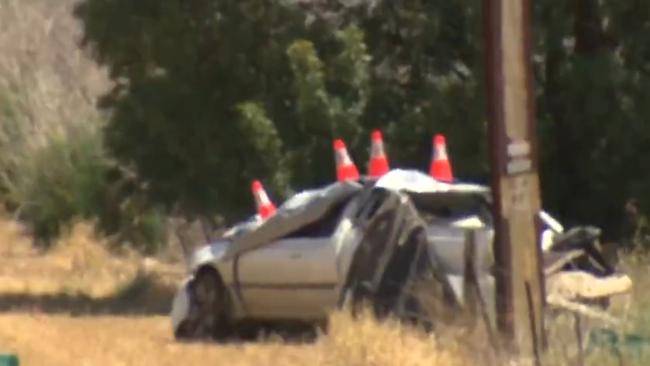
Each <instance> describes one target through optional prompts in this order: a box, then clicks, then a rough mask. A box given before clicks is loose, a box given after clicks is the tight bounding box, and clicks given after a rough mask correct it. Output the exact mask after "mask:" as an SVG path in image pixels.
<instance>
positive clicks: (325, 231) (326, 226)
mask: <svg viewBox="0 0 650 366" xmlns="http://www.w3.org/2000/svg"><path fill="white" fill-rule="evenodd" d="M348 202H349V201H347V200H344V201H343V202H340V203H338V204H336V205H335V206H333V207H332V208H331V209H330V210H329V211H328V212H327V213H326V214H325V216H323V217H322V218H321V219H320V220H317V221H314V222H312V223H310V224H307V225H305V226H302V227H301V228H299V229H297V230H294V231H292V232H290V233H289V234H287V235H285V236H284V237H283V239H291V238H319V237H329V236H331V235H332V234H333V233H334V231H335V230H336V227H337V226H338V223H339V221H340V220H341V215H342V214H343V210H344V208H345V206H346V204H347V203H348Z"/></svg>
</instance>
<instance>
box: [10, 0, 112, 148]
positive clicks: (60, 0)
mask: <svg viewBox="0 0 650 366" xmlns="http://www.w3.org/2000/svg"><path fill="white" fill-rule="evenodd" d="M75 3H77V0H57V1H50V0H28V1H25V0H2V1H0V94H4V98H8V100H9V101H10V103H11V104H12V106H11V107H12V108H13V109H14V114H13V117H12V118H13V119H15V121H13V124H14V125H13V127H14V128H18V129H20V130H21V131H22V132H23V133H25V134H26V135H27V136H29V139H28V141H26V143H27V144H28V145H30V147H34V148H38V147H41V146H43V145H44V144H46V143H47V141H49V140H50V139H51V137H52V136H65V135H66V134H67V133H68V131H69V129H70V128H74V126H75V125H76V124H78V123H88V122H89V121H90V122H92V121H98V120H99V115H98V111H97V110H96V108H95V100H96V98H97V96H98V95H100V94H102V93H103V92H104V91H105V90H106V89H107V88H108V87H109V85H110V84H109V80H108V77H107V73H106V72H105V70H103V69H101V68H99V67H98V66H97V65H96V64H95V63H94V62H93V61H92V60H91V59H90V57H88V55H86V54H84V52H83V51H82V50H81V49H80V48H79V46H78V42H79V39H80V36H81V28H80V25H79V23H78V22H77V21H76V20H75V19H74V18H73V16H72V13H71V11H72V8H73V6H74V4H75ZM0 97H3V95H0ZM2 102H3V101H2V99H0V104H2ZM5 102H6V101H5ZM0 107H1V105H0ZM2 117H3V116H2V114H1V113H0V122H2V123H3V124H4V126H3V128H5V129H6V128H7V126H6V123H7V121H5V120H1V119H2ZM3 132H6V131H3ZM14 153H15V151H14Z"/></svg>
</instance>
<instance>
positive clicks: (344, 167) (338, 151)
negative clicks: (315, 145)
mask: <svg viewBox="0 0 650 366" xmlns="http://www.w3.org/2000/svg"><path fill="white" fill-rule="evenodd" d="M334 157H335V158H336V178H337V180H338V181H339V182H343V181H346V180H359V170H358V169H357V166H356V165H354V163H353V162H352V159H350V155H348V149H347V148H346V147H345V142H343V140H341V139H336V140H334Z"/></svg>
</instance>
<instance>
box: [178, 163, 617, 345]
mask: <svg viewBox="0 0 650 366" xmlns="http://www.w3.org/2000/svg"><path fill="white" fill-rule="evenodd" d="M539 218H540V223H541V224H542V225H540V227H541V232H540V242H541V245H542V249H543V252H544V253H545V254H544V260H545V262H544V268H545V275H548V276H551V275H556V274H558V273H565V272H571V271H585V270H586V271H589V273H590V274H592V276H594V277H598V278H607V276H611V275H613V274H614V272H615V271H614V269H613V267H612V266H611V265H610V264H608V263H607V261H606V260H605V259H604V258H602V257H601V256H599V255H598V252H597V251H595V252H594V250H595V249H594V248H595V247H594V245H595V244H594V242H595V241H596V240H597V236H598V234H599V233H598V232H594V230H591V231H590V230H589V229H577V230H574V231H569V232H566V233H565V232H564V228H563V227H562V226H561V225H560V224H559V223H558V222H557V221H556V220H554V219H553V218H552V217H550V216H549V215H548V214H547V213H545V212H540V214H539ZM493 240H494V231H493V222H492V213H491V196H490V191H489V188H488V187H485V186H482V185H476V184H461V183H443V182H440V181H437V180H435V179H433V178H432V177H430V176H428V175H426V174H423V173H420V172H418V171H411V170H400V169H396V170H391V171H390V172H388V173H387V174H386V175H384V176H383V177H381V178H380V179H378V180H376V181H371V182H362V183H358V182H354V181H343V182H336V183H333V184H331V185H329V186H326V187H324V188H322V189H315V190H309V191H305V192H302V193H299V194H297V195H295V196H293V197H291V198H290V199H289V200H287V201H286V202H284V204H282V205H281V206H280V207H278V210H277V212H276V213H275V215H273V216H272V217H270V218H268V219H267V220H260V219H259V218H255V217H254V218H252V219H250V220H247V221H245V222H243V223H241V224H239V225H236V226H235V227H233V228H232V229H231V230H229V231H228V232H227V233H226V234H225V235H224V236H223V237H222V238H220V239H219V240H217V241H215V242H213V243H210V244H209V245H206V246H204V247H202V248H199V249H198V250H197V251H196V252H195V253H194V254H193V256H192V257H191V258H190V260H189V269H190V276H188V278H187V279H186V280H185V281H184V282H183V283H182V285H181V286H180V288H179V290H178V292H177V294H176V296H175V298H174V300H173V304H172V311H171V320H172V325H173V329H174V334H175V336H176V337H177V338H179V339H184V338H202V337H212V338H214V339H222V338H225V337H228V336H230V335H231V334H232V332H233V331H234V330H235V329H236V328H237V326H238V324H240V323H241V322H242V321H246V320H258V321H269V320H270V321H274V320H277V321H280V320H298V321H305V322H320V321H323V320H325V319H326V318H327V315H328V313H329V312H330V311H332V310H334V309H337V308H341V307H345V308H349V309H351V310H352V311H355V309H356V307H357V306H358V305H360V304H364V303H365V304H369V305H371V307H372V309H373V310H374V312H375V314H376V315H378V316H382V315H386V314H389V313H392V314H395V315H397V316H398V317H399V318H401V319H405V320H411V321H414V322H418V323H420V324H424V325H426V326H428V327H435V323H436V321H437V320H438V319H448V318H453V316H450V315H451V314H453V312H455V311H457V310H458V309H459V308H462V307H463V306H464V304H465V303H466V301H467V298H468V296H469V294H468V288H470V285H472V286H474V287H472V288H475V289H477V291H476V293H475V294H473V295H474V296H478V297H479V298H480V300H481V301H482V303H483V305H484V306H483V307H484V308H485V310H486V311H485V313H486V317H487V319H488V321H489V322H490V323H492V324H494V323H495V321H496V320H495V305H494V303H495V301H494V299H495V290H494V288H495V281H494V276H493V274H492V273H493V267H494V256H493V252H492V244H493ZM468 243H471V245H468ZM468 248H469V249H471V250H468ZM594 253H595V254H594ZM594 258H595V259H594ZM468 273H471V277H472V279H471V280H472V281H471V282H472V283H470V282H469V281H468ZM601 295H602V294H601Z"/></svg>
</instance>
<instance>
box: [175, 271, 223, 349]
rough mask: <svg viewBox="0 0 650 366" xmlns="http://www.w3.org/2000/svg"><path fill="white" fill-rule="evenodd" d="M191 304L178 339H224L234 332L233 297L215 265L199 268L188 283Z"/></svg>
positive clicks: (178, 331)
mask: <svg viewBox="0 0 650 366" xmlns="http://www.w3.org/2000/svg"><path fill="white" fill-rule="evenodd" d="M188 291H189V298H190V308H189V312H188V316H187V318H186V319H185V320H184V321H183V322H182V323H181V324H180V325H179V326H178V328H177V329H176V332H175V336H176V338H177V339H214V340H223V339H225V338H227V337H228V336H229V335H230V334H231V326H230V324H229V323H230V322H229V317H228V315H229V312H228V309H229V306H228V305H229V303H230V302H229V301H228V296H227V291H226V288H225V286H224V285H223V282H222V281H221V277H220V276H219V274H218V273H217V271H216V270H214V269H213V268H204V269H201V270H199V271H198V272H197V274H196V276H195V277H194V279H193V280H192V281H191V282H190V283H189V286H188Z"/></svg>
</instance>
